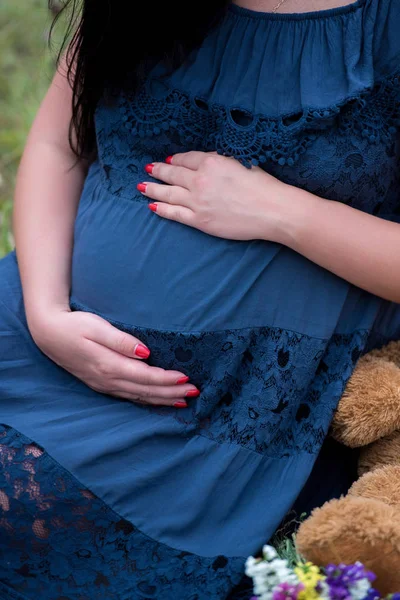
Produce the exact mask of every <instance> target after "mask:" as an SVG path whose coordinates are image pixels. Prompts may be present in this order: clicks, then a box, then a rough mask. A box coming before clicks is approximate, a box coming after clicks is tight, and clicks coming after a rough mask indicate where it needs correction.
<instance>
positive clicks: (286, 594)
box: [272, 583, 304, 600]
mask: <svg viewBox="0 0 400 600" xmlns="http://www.w3.org/2000/svg"><path fill="white" fill-rule="evenodd" d="M303 590H304V585H303V584H302V583H298V584H297V585H293V584H291V583H280V584H279V585H277V586H276V588H275V589H274V593H273V594H272V600H297V597H298V595H299V594H300V592H301V591H303Z"/></svg>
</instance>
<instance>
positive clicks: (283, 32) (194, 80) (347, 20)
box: [169, 0, 400, 118]
mask: <svg viewBox="0 0 400 600" xmlns="http://www.w3.org/2000/svg"><path fill="white" fill-rule="evenodd" d="M399 24H400V2H399V1H398V0H358V2H356V3H353V4H352V5H350V6H345V7H341V8H339V9H331V10H325V11H319V12H314V13H304V14H294V15H290V14H284V15H282V14H280V15H277V14H268V13H259V12H255V11H250V10H247V9H242V8H240V7H237V6H235V5H231V7H230V9H229V10H228V13H227V15H226V17H225V19H224V21H223V22H222V23H221V24H220V25H219V26H218V27H217V28H216V29H215V30H214V31H213V32H212V33H211V34H210V35H209V36H208V37H207V38H206V40H205V41H204V43H203V45H202V47H201V48H200V49H199V50H197V52H196V53H195V54H194V55H193V57H192V60H189V61H187V62H186V63H185V64H184V65H183V66H182V67H181V68H180V69H178V70H177V71H176V72H175V73H174V74H173V75H172V76H171V77H170V78H169V85H170V87H171V88H172V89H178V90H185V91H186V92H189V93H191V94H192V98H196V97H197V98H207V100H208V102H209V103H210V104H211V105H223V106H229V107H231V108H240V109H241V110H245V111H248V112H250V113H251V114H254V115H264V116H265V117H275V118H277V117H281V116H282V115H293V114H298V113H301V112H307V111H309V110H310V109H315V110H318V109H326V108H332V107H336V106H338V105H341V104H343V103H344V101H345V100H346V99H350V98H356V97H358V96H359V95H360V94H361V93H362V92H363V91H364V90H366V89H370V88H372V87H374V85H376V84H377V83H379V82H381V81H382V80H383V79H385V78H387V77H389V76H390V75H392V74H394V73H395V72H396V71H397V70H399V69H400V41H399ZM254 82H257V85H254Z"/></svg>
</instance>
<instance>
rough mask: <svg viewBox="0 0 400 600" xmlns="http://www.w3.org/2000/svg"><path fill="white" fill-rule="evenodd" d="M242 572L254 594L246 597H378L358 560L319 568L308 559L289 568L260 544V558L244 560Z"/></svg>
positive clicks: (393, 598) (392, 599)
mask: <svg viewBox="0 0 400 600" xmlns="http://www.w3.org/2000/svg"><path fill="white" fill-rule="evenodd" d="M246 575H248V576H249V577H251V578H252V579H253V582H254V594H255V595H254V596H253V597H252V598H251V599H250V600H380V599H381V596H380V594H379V592H378V591H377V590H375V589H374V588H373V587H372V582H373V581H374V580H375V579H376V576H375V575H374V574H373V573H372V572H371V571H367V570H366V569H365V568H364V566H363V565H362V564H361V563H355V564H354V565H343V564H339V565H328V566H327V567H326V568H325V569H320V568H319V567H317V566H315V565H313V564H312V563H310V562H301V561H299V562H298V563H297V565H296V566H295V567H293V568H292V567H290V566H289V563H288V561H287V560H285V559H282V558H279V556H278V553H277V552H276V550H275V548H273V547H272V546H264V548H263V557H262V558H254V557H253V556H250V557H249V558H248V559H247V561H246ZM386 600H400V593H399V594H391V595H390V596H387V597H386Z"/></svg>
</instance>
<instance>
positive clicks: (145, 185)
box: [137, 183, 147, 194]
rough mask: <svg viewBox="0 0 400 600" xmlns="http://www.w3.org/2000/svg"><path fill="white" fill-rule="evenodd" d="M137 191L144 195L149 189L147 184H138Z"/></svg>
mask: <svg viewBox="0 0 400 600" xmlns="http://www.w3.org/2000/svg"><path fill="white" fill-rule="evenodd" d="M137 189H138V190H139V192H142V194H145V193H146V189H147V183H138V185H137Z"/></svg>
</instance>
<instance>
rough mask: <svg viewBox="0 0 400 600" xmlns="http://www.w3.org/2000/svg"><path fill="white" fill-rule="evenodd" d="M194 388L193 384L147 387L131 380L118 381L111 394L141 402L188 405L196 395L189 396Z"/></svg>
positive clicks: (162, 404)
mask: <svg viewBox="0 0 400 600" xmlns="http://www.w3.org/2000/svg"><path fill="white" fill-rule="evenodd" d="M192 389H193V386H174V387H173V386H169V387H156V386H149V387H146V386H140V385H136V384H132V383H131V382H129V381H116V382H115V388H114V389H113V390H112V391H111V394H112V395H113V396H117V397H125V398H126V399H128V400H132V402H139V403H140V404H155V405H158V406H173V405H174V404H175V403H176V402H179V403H184V404H186V405H187V404H188V401H190V399H191V398H193V397H195V396H194V395H189V396H187V394H188V393H189V392H191V390H192Z"/></svg>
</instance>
